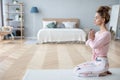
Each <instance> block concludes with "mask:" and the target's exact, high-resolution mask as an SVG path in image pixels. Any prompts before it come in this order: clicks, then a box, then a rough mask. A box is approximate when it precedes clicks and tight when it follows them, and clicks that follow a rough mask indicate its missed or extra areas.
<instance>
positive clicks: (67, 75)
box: [23, 68, 120, 80]
mask: <svg viewBox="0 0 120 80" xmlns="http://www.w3.org/2000/svg"><path fill="white" fill-rule="evenodd" d="M110 71H111V72H112V75H108V76H105V77H76V76H75V75H74V74H73V72H72V70H59V69H57V70H31V69H30V70H27V71H26V73H25V76H24V77H23V80H120V69H119V68H113V69H110Z"/></svg>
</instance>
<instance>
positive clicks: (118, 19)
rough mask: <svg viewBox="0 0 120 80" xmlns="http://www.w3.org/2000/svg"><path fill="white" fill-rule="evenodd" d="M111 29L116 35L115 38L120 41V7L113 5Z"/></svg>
mask: <svg viewBox="0 0 120 80" xmlns="http://www.w3.org/2000/svg"><path fill="white" fill-rule="evenodd" d="M110 27H112V30H113V31H114V33H115V36H114V38H115V39H120V5H113V6H112V11H111V18H110Z"/></svg>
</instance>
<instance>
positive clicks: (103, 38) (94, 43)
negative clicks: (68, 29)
mask: <svg viewBox="0 0 120 80" xmlns="http://www.w3.org/2000/svg"><path fill="white" fill-rule="evenodd" d="M109 41H110V34H109V33H106V34H104V35H103V36H101V37H100V38H99V39H95V40H92V39H89V40H88V41H87V42H86V44H87V45H89V46H90V47H91V48H94V49H96V48H100V47H102V46H104V45H105V44H107V43H108V42H109Z"/></svg>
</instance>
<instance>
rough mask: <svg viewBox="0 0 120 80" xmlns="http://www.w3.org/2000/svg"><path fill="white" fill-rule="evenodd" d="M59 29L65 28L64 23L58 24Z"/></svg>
mask: <svg viewBox="0 0 120 80" xmlns="http://www.w3.org/2000/svg"><path fill="white" fill-rule="evenodd" d="M57 28H65V25H64V24H63V23H59V24H57Z"/></svg>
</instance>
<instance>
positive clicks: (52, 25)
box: [47, 22, 56, 28]
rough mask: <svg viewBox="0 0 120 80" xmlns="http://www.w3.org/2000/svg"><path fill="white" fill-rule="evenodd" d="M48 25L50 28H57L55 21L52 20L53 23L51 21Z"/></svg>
mask: <svg viewBox="0 0 120 80" xmlns="http://www.w3.org/2000/svg"><path fill="white" fill-rule="evenodd" d="M47 27H48V28H56V24H55V23H54V22H52V23H49V24H48V25H47Z"/></svg>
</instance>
